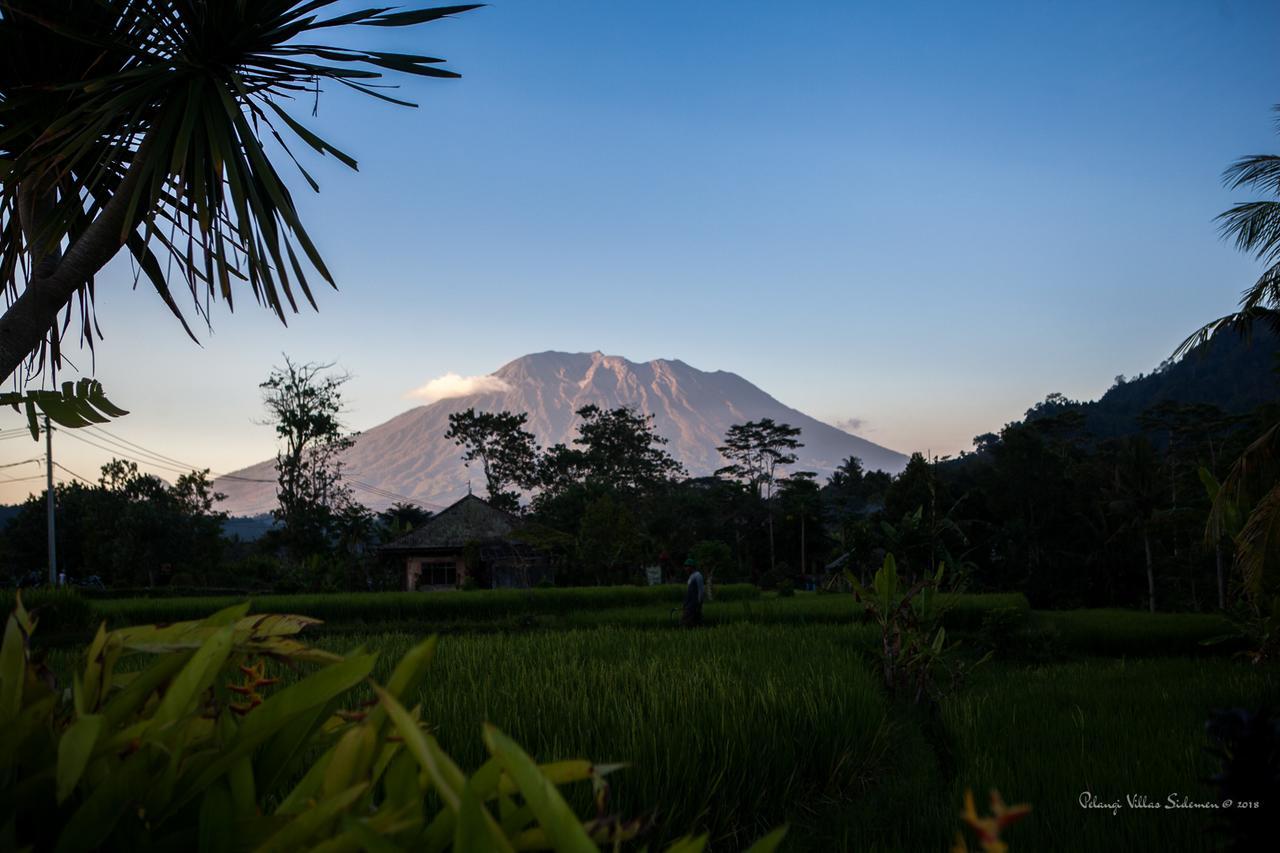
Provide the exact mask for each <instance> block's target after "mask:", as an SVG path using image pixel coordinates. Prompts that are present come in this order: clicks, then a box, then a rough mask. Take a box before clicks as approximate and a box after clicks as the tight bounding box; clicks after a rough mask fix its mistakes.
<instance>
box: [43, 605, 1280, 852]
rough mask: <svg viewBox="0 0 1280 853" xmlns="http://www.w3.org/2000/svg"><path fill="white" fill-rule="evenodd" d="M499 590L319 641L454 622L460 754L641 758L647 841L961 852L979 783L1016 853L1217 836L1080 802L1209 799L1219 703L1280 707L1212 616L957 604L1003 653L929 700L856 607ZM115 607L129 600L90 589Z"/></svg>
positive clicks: (439, 724) (1193, 841)
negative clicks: (697, 607)
mask: <svg viewBox="0 0 1280 853" xmlns="http://www.w3.org/2000/svg"><path fill="white" fill-rule="evenodd" d="M537 592H538V593H542V592H544V591H537ZM545 592H559V591H545ZM581 592H588V595H590V593H591V591H579V594H580V595H581ZM722 593H723V590H722ZM489 595H491V593H460V594H457V595H449V596H421V595H419V596H416V598H418V599H422V598H431V599H434V600H437V601H444V600H445V599H449V600H451V602H459V603H446V604H433V606H437V607H452V608H456V609H455V610H452V611H450V616H451V617H453V621H452V622H451V623H445V622H443V621H442V620H440V619H438V618H437V617H435V616H434V614H433V618H432V619H422V622H423V623H426V624H421V625H419V626H417V627H415V626H414V625H413V624H412V622H413V620H403V619H402V620H400V621H398V622H394V623H393V624H394V625H396V626H402V627H407V628H408V629H407V630H400V629H397V628H391V627H388V626H377V625H371V626H366V625H365V624H364V623H363V622H362V621H361V620H352V621H346V622H340V623H338V624H339V625H340V626H342V627H341V630H332V631H330V632H328V633H323V632H322V633H318V634H316V635H315V637H314V642H315V643H316V644H317V645H320V646H323V647H325V648H329V649H332V650H335V651H340V652H345V651H349V650H351V649H354V648H356V647H364V648H367V649H370V650H374V651H377V652H378V653H379V669H378V672H377V675H378V676H380V677H385V675H386V674H387V673H388V672H389V671H390V669H391V667H392V665H393V663H394V661H395V660H396V659H397V658H398V657H399V656H400V655H401V654H403V653H404V651H406V650H407V649H408V648H409V647H410V646H411V645H412V644H414V643H416V642H417V641H419V640H420V639H421V637H422V636H424V635H425V634H427V633H430V632H431V631H432V630H435V626H436V625H439V624H452V625H454V626H455V627H458V628H459V630H457V631H456V632H455V633H451V634H448V635H446V636H444V637H442V639H441V642H440V646H439V652H438V656H437V660H436V663H435V665H434V666H433V669H432V672H431V674H430V676H429V678H428V686H427V687H426V688H424V690H423V691H422V695H421V697H420V701H421V704H422V707H423V716H424V719H426V720H427V721H428V723H429V725H431V726H432V728H433V729H434V730H435V732H436V733H437V735H438V736H439V738H440V740H441V741H442V744H443V745H444V746H445V748H446V749H447V750H448V751H449V752H450V753H451V754H452V755H453V756H454V757H455V758H456V759H458V760H459V761H460V763H462V764H463V765H464V766H468V767H472V768H474V767H477V766H478V765H479V764H480V763H481V761H482V756H483V747H482V745H481V741H480V737H479V733H480V726H481V723H482V722H484V721H489V722H492V723H495V724H496V725H498V726H499V727H500V728H502V729H503V730H505V731H506V732H507V733H508V734H510V735H512V736H513V737H515V738H516V739H517V740H518V741H519V742H520V743H522V744H523V745H524V746H525V748H526V749H528V750H529V751H530V752H531V753H533V754H534V755H536V756H537V757H538V758H539V759H541V760H555V759H559V758H569V757H586V758H590V759H592V760H594V761H597V762H600V763H614V762H618V763H623V764H625V765H627V766H626V767H625V768H624V769H620V770H618V771H617V772H616V773H614V774H613V775H612V776H611V777H610V778H611V781H612V785H613V787H612V800H611V806H612V808H613V810H615V811H617V812H620V813H624V814H628V815H647V816H649V817H650V818H651V819H652V822H653V828H652V832H651V834H650V835H649V840H650V841H653V840H660V839H669V838H673V837H675V836H678V835H683V834H685V833H686V832H689V831H691V830H696V831H700V832H708V833H709V834H710V837H711V839H712V841H713V847H712V849H713V850H716V851H721V850H736V849H740V848H741V847H742V846H744V845H745V843H746V842H748V841H749V840H752V839H754V838H756V837H758V836H760V835H761V834H763V833H764V832H765V831H767V830H768V829H770V828H772V827H774V826H777V825H779V824H782V823H788V824H790V825H791V827H792V830H791V834H790V836H789V841H788V843H787V845H786V846H785V847H784V849H785V850H794V851H803V850H843V849H849V850H885V851H891V850H909V851H929V850H938V851H941V850H946V849H949V845H950V843H951V842H952V841H953V839H954V835H955V832H956V830H957V829H958V828H959V826H960V824H959V821H958V812H959V809H960V807H961V803H962V798H963V794H964V791H965V790H966V789H973V790H974V791H975V792H977V793H978V794H979V799H980V800H982V799H984V798H985V792H986V791H987V790H988V789H989V788H993V787H994V788H998V789H999V790H1000V791H1001V792H1002V793H1003V794H1004V795H1005V796H1006V798H1007V799H1008V800H1009V801H1011V802H1013V801H1026V802H1029V803H1031V804H1032V805H1033V809H1034V810H1033V812H1032V814H1031V816H1030V817H1028V818H1027V819H1026V820H1025V821H1024V822H1023V823H1022V824H1019V825H1018V826H1017V827H1015V828H1014V829H1013V830H1011V831H1010V833H1009V835H1008V840H1009V841H1010V842H1011V844H1012V849H1013V850H1014V851H1018V850H1037V851H1040V850H1072V851H1074V850H1117V851H1118V850H1133V849H1162V850H1208V849H1212V846H1213V845H1212V844H1211V839H1210V837H1209V836H1208V835H1207V831H1208V828H1209V825H1210V823H1211V822H1212V820H1213V817H1214V816H1213V815H1212V814H1210V813H1207V812H1202V811H1194V810H1180V811H1166V810H1154V811H1143V810H1131V809H1125V810H1122V811H1120V812H1119V813H1118V814H1114V815H1113V814H1111V813H1110V812H1108V811H1086V810H1084V809H1082V808H1081V807H1080V805H1079V797H1080V795H1081V793H1082V792H1084V791H1091V792H1094V793H1096V794H1097V795H1099V796H1103V797H1109V798H1116V797H1120V798H1123V797H1124V796H1125V795H1126V794H1139V795H1147V796H1149V797H1151V798H1153V799H1155V800H1163V798H1164V797H1166V796H1167V795H1168V794H1171V793H1178V794H1185V795H1188V796H1191V797H1193V798H1203V797H1208V796H1210V795H1211V793H1212V792H1211V789H1210V788H1209V787H1208V786H1207V783H1206V781H1205V780H1206V779H1207V778H1208V776H1210V775H1211V774H1212V772H1213V770H1214V763H1213V760H1212V759H1211V758H1210V756H1208V755H1207V753H1206V752H1205V749H1204V747H1205V745H1206V741H1205V735H1204V722H1205V719H1206V718H1207V717H1208V715H1209V714H1210V712H1211V711H1212V710H1213V709H1215V708H1219V707H1232V706H1243V707H1251V708H1257V707H1259V706H1261V705H1265V704H1271V705H1273V706H1274V705H1277V704H1280V678H1278V677H1277V673H1276V672H1275V671H1274V670H1268V669H1265V668H1256V667H1251V666H1249V665H1247V664H1244V663H1241V662H1238V661H1236V660H1234V659H1232V658H1231V657H1230V656H1229V655H1226V654H1224V653H1223V652H1222V649H1221V647H1214V649H1212V650H1211V649H1208V648H1207V647H1205V646H1203V645H1201V642H1202V640H1204V639H1206V638H1208V637H1211V636H1215V635H1217V634H1220V633H1221V632H1222V631H1223V630H1224V628H1225V625H1224V623H1223V622H1222V620H1220V619H1218V618H1217V617H1213V616H1196V615H1169V614H1156V615H1154V616H1153V615H1151V614H1147V613H1138V612H1121V611H1072V612H1063V613H1045V612H1037V611H1031V610H1030V609H1029V608H1028V607H1027V606H1026V602H1025V599H1022V597H1021V596H1016V595H1014V596H1004V595H993V596H961V597H954V598H952V599H950V600H948V601H947V602H946V603H945V604H946V608H947V615H946V617H945V618H946V619H947V620H948V622H949V623H950V624H951V625H953V627H954V628H955V629H956V631H957V633H958V634H959V635H960V636H962V637H963V638H964V642H965V644H966V646H968V647H971V648H972V649H974V652H973V656H975V657H976V655H977V652H978V651H979V650H981V649H982V648H984V645H983V643H984V642H987V641H988V640H989V639H990V638H989V636H988V634H989V627H990V626H989V625H988V622H989V619H990V614H993V613H997V612H999V614H1000V619H999V620H998V621H999V623H1000V624H1001V625H1003V626H1004V627H1005V628H1006V634H1004V635H1002V636H1003V637H1004V639H1003V641H1002V642H1003V643H1005V644H1006V645H1005V646H1004V647H1002V648H1001V651H1002V652H1003V655H1002V656H1001V657H998V658H997V659H995V660H993V661H991V662H988V663H986V664H985V665H983V666H982V667H980V668H979V669H978V670H977V671H976V673H975V674H974V676H973V677H972V678H971V679H970V681H969V682H968V683H967V684H965V685H964V686H962V687H961V688H960V689H958V690H957V691H955V692H953V693H951V694H950V695H948V696H947V697H946V698H945V699H944V700H943V701H942V702H941V703H940V705H939V706H938V707H937V708H936V710H935V711H934V712H932V713H930V712H926V711H923V710H921V709H919V708H916V707H911V706H905V705H901V704H895V703H893V702H891V701H890V700H889V699H888V698H887V697H886V695H885V693H884V691H883V689H882V687H881V685H880V683H879V681H878V679H877V675H876V668H875V663H874V657H873V656H874V654H875V649H876V646H877V644H878V640H879V637H878V633H877V631H876V628H875V626H873V625H868V624H862V623H860V622H859V621H858V620H856V619H855V616H854V611H853V607H852V602H851V601H850V600H849V598H848V597H847V596H834V595H812V594H811V595H803V594H800V595H796V596H795V597H791V598H778V597H775V596H773V595H767V594H766V595H763V596H761V595H756V594H752V593H751V592H750V591H747V590H743V591H742V593H741V594H740V595H738V596H736V597H735V596H734V595H732V594H731V595H729V596H724V595H723V594H722V596H721V597H720V598H719V599H718V600H717V601H715V602H712V603H711V604H709V605H708V607H707V619H708V622H709V623H710V625H709V627H708V628H706V629H703V630H696V631H686V630H677V629H675V628H674V627H672V624H671V620H670V610H671V608H672V607H673V606H674V601H673V599H671V598H664V597H663V596H665V595H669V592H668V591H666V590H656V591H650V590H630V589H628V590H625V591H623V592H621V593H619V595H622V596H636V597H635V598H634V599H632V600H631V604H630V605H622V604H618V603H616V601H617V599H609V598H607V597H606V596H604V595H600V597H599V598H598V599H596V600H593V601H590V604H591V606H581V605H583V604H584V602H586V601H587V598H586V597H580V598H579V599H578V600H577V601H576V602H572V601H571V600H570V599H566V598H564V597H561V598H552V597H548V599H547V600H546V601H545V602H537V599H536V598H534V599H532V600H533V601H535V602H537V603H536V604H535V605H534V612H528V611H525V612H523V613H521V612H520V611H517V610H514V607H515V605H514V604H513V602H515V601H519V600H523V601H524V602H526V603H527V602H528V601H530V598H529V594H528V593H522V594H519V595H518V596H510V597H503V596H497V597H496V601H494V602H485V598H486V597H487V596H489ZM521 596H522V597H523V598H521ZM326 598H328V597H326ZM152 601H153V602H155V605H152V604H151V603H150V602H148V606H157V607H158V606H160V605H164V604H170V603H171V600H164V599H156V600H152ZM471 601H476V602H479V603H476V604H472V603H471ZM567 601H568V602H570V603H576V604H577V605H579V606H577V607H568V606H567V604H566V602H567ZM271 603H274V602H267V601H263V602H259V603H258V606H257V607H256V608H255V609H258V610H264V609H269V608H268V607H267V605H268V604H271ZM288 603H290V604H299V603H301V604H304V605H305V604H307V603H308V597H292V598H291V600H290V601H289V602H288ZM356 603H357V604H359V603H360V602H358V601H357V602H356ZM104 604H111V605H114V606H121V605H119V604H118V603H117V602H93V606H94V607H95V608H97V607H100V606H102V605H104ZM184 606H185V605H184ZM329 606H330V607H331V608H332V610H331V612H332V613H340V612H341V611H340V610H339V608H340V603H339V602H336V601H335V602H332V604H330V605H329ZM377 606H383V607H391V606H392V605H377ZM466 608H472V609H470V610H468V609H466ZM503 608H506V609H505V610H504V609H503ZM538 608H540V609H538ZM281 609H286V610H292V611H295V612H296V611H298V610H303V611H304V612H305V610H304V608H303V607H283V608H281ZM118 612H119V611H118ZM129 612H132V613H140V612H142V611H141V610H136V611H129ZM153 612H155V611H153ZM207 612H208V610H207V609H206V610H204V611H203V612H202V613H200V614H199V615H205V614H206V613H207ZM357 612H361V613H367V612H368V610H363V611H357ZM459 614H462V616H461V617H459ZM418 617H419V618H420V617H421V614H418ZM517 619H520V620H525V621H519V622H516V621H513V620H517ZM529 619H531V620H532V621H528V620H529ZM134 621H144V620H142V619H137V620H134ZM154 621H163V620H154ZM330 627H335V626H330ZM1009 630H1011V631H1012V632H1013V633H1012V634H1008V633H1007V631H1009ZM1045 649H1049V650H1050V653H1048V654H1045V653H1044V650H1045ZM1036 650H1038V651H1036ZM1031 651H1035V652H1036V653H1035V654H1030V653H1029V652H1031ZM1207 651H1211V652H1212V653H1211V654H1206V652H1207ZM78 654H79V652H77V651H76V650H75V649H73V648H70V647H67V648H60V649H55V650H54V651H53V653H52V655H51V663H52V665H53V668H54V670H55V671H57V672H59V673H60V675H62V676H63V677H65V676H66V674H68V673H69V671H70V669H71V667H72V665H73V661H74V660H75V658H76V657H77V655H78ZM286 677H288V676H286ZM580 795H581V797H580V799H579V801H578V802H577V805H578V806H579V807H580V808H582V809H583V812H584V813H588V812H589V811H590V808H589V805H588V802H587V799H586V797H587V792H586V791H582V792H580Z"/></svg>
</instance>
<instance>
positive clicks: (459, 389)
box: [405, 373, 511, 403]
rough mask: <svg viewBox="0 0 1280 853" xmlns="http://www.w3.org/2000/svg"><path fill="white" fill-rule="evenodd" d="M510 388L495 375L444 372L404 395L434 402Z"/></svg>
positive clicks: (508, 389)
mask: <svg viewBox="0 0 1280 853" xmlns="http://www.w3.org/2000/svg"><path fill="white" fill-rule="evenodd" d="M510 390H511V385H510V384H509V383H508V382H506V381H505V380H503V379H499V378H498V377H497V376H459V375H458V374H456V373H446V374H445V375H444V376H437V377H436V378H435V379H432V380H431V381H430V382H428V383H427V384H426V385H423V386H422V387H421V388H415V389H414V390H412V391H410V392H409V393H408V394H405V396H406V397H413V398H416V399H419V400H425V401H426V402H428V403H434V402H435V401H436V400H448V399H451V398H453V397H468V396H470V395H472V394H491V393H498V392H502V391H510Z"/></svg>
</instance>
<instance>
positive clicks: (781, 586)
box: [778, 578, 796, 598]
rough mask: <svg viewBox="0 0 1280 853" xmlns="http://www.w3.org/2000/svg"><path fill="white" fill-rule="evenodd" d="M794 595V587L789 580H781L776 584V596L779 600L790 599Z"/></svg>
mask: <svg viewBox="0 0 1280 853" xmlns="http://www.w3.org/2000/svg"><path fill="white" fill-rule="evenodd" d="M795 594H796V585H795V584H794V583H793V582H792V580H791V578H783V579H782V580H781V581H779V582H778V596H779V597H780V598H792V597H793V596H795Z"/></svg>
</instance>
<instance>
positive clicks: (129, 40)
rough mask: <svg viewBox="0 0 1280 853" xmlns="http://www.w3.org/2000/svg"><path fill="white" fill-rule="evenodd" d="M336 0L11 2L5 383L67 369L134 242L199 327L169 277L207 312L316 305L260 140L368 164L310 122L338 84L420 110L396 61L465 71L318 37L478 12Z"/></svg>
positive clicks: (172, 306)
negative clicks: (63, 353) (107, 272)
mask: <svg viewBox="0 0 1280 853" xmlns="http://www.w3.org/2000/svg"><path fill="white" fill-rule="evenodd" d="M337 4H338V0H252V2H249V0H0V288H2V289H3V290H4V292H5V297H6V310H5V311H4V313H3V315H2V316H0V379H7V378H10V377H15V374H16V373H17V372H19V371H20V369H21V368H22V367H23V366H24V365H25V366H26V370H25V371H23V373H24V376H21V377H16V378H17V379H18V382H19V384H21V383H22V381H24V378H25V377H30V376H31V375H32V374H33V373H36V372H39V371H40V370H42V369H43V368H44V367H45V365H46V364H50V365H52V368H53V369H54V370H55V371H56V370H57V368H58V366H59V365H60V361H61V359H60V349H61V341H62V339H63V335H64V334H66V333H67V331H68V330H69V328H70V327H71V321H72V320H73V319H78V321H79V322H78V329H79V334H80V337H81V340H82V342H84V343H85V344H87V345H89V346H90V347H92V345H93V342H94V338H95V335H96V334H97V328H96V323H95V320H94V316H93V295H94V279H95V276H96V275H97V274H98V273H99V272H100V271H101V270H102V268H103V267H104V266H105V265H106V264H107V262H108V261H110V260H111V259H112V258H113V257H114V256H115V255H116V254H117V253H118V252H119V251H120V250H121V249H127V250H128V252H129V254H130V255H131V256H132V258H133V261H134V263H135V265H136V267H137V268H138V270H139V271H140V272H139V274H140V276H143V277H145V278H146V279H147V281H148V282H149V283H150V284H151V286H152V287H153V288H154V289H155V290H156V293H157V294H158V295H159V296H160V298H161V299H162V300H163V301H164V302H165V304H166V305H167V306H168V307H169V310H170V311H172V312H173V314H174V316H175V317H177V319H178V321H179V322H181V323H182V324H183V326H184V328H186V330H187V333H188V334H191V327H190V325H189V324H188V323H187V319H186V318H185V317H184V315H183V312H182V311H181V310H180V309H179V307H178V303H177V300H175V298H174V296H173V293H172V292H171V289H170V286H171V285H173V284H176V283H180V284H181V285H182V286H183V288H184V289H186V290H188V291H189V292H190V294H191V296H192V299H193V302H194V312H195V314H196V315H198V316H200V317H202V318H203V319H204V320H205V321H206V322H207V321H208V313H207V312H208V306H209V304H210V303H211V302H213V301H216V300H219V299H222V300H225V301H226V302H227V303H228V304H231V303H232V300H233V297H234V296H235V295H239V293H238V292H242V291H244V290H247V295H251V296H252V297H253V298H254V299H255V300H256V301H257V302H258V303H259V304H260V305H264V306H266V307H268V308H270V309H271V310H272V311H274V312H275V313H276V314H277V315H278V316H279V317H280V319H281V320H282V321H284V319H285V315H286V313H287V312H289V311H296V310H297V309H298V302H299V299H305V300H306V301H307V302H309V303H310V304H311V305H312V306H313V307H314V306H315V300H314V298H313V294H312V289H311V283H310V281H309V279H308V275H312V276H318V277H319V278H320V279H323V280H324V281H326V282H328V283H329V284H330V285H333V284H334V279H333V276H332V275H331V274H330V272H329V270H328V269H327V268H326V267H325V264H324V261H323V260H322V259H321V256H320V253H319V251H318V250H317V249H316V247H315V245H314V244H313V243H312V241H311V239H310V238H309V237H308V236H307V232H306V230H305V229H304V227H303V224H302V222H301V221H300V219H299V215H298V210H297V208H296V206H295V204H294V200H293V197H292V195H291V194H290V192H289V189H288V187H287V185H286V182H285V180H284V179H283V178H282V177H281V175H280V172H279V171H278V170H277V168H276V165H277V164H276V163H274V162H273V161H272V157H271V156H269V155H268V152H267V150H266V149H265V148H264V146H263V141H264V139H265V138H266V137H270V138H271V139H272V140H274V142H275V143H276V148H275V149H274V150H279V151H281V152H283V155H282V156H287V157H289V158H290V159H291V160H292V161H293V162H294V163H295V164H297V167H298V169H299V172H300V174H301V176H302V178H303V180H305V181H306V182H307V183H308V184H309V185H310V186H311V187H312V189H318V185H317V184H316V182H315V180H314V179H313V178H312V177H311V175H309V174H308V173H307V171H306V170H305V168H303V166H302V165H301V164H300V163H299V162H298V159H297V158H296V157H295V153H294V151H293V150H292V149H291V146H292V147H300V146H305V147H308V148H311V149H314V150H315V151H316V152H319V153H320V154H322V155H325V154H327V155H332V156H334V157H335V158H337V159H338V160H339V161H341V162H342V163H344V164H346V165H347V166H349V167H351V168H355V167H356V161H355V160H354V159H353V158H352V157H350V156H349V155H347V154H345V153H343V152H341V151H339V150H338V149H337V148H335V147H334V146H332V145H331V144H329V143H328V142H327V141H325V140H324V139H322V138H320V137H319V136H317V135H316V134H315V133H313V132H312V131H310V130H308V129H307V128H306V126H305V125H304V124H303V123H302V122H301V121H300V120H299V118H298V115H297V114H298V108H299V107H305V108H307V109H311V108H313V105H314V103H315V101H316V100H317V99H318V98H319V97H320V94H321V92H322V91H323V89H324V86H325V84H332V85H333V86H335V87H336V86H341V87H345V88H348V89H352V90H354V91H356V92H359V93H361V94H364V95H369V96H371V97H374V98H379V99H381V100H384V101H389V102H391V103H395V104H403V105H406V106H414V105H413V104H411V103H410V102H408V101H405V100H403V99H401V98H399V97H396V96H394V95H393V94H391V93H390V92H389V91H388V87H387V86H386V85H385V84H383V83H380V82H379V81H380V79H381V78H382V77H383V74H384V73H386V72H396V73H401V74H409V75H418V76H426V77H456V76H458V75H457V74H455V73H454V72H452V71H448V70H445V69H443V68H441V67H440V63H441V62H442V61H443V60H440V59H436V58H433V57H430V56H424V55H418V54H406V53H394V52H388V51H376V50H364V49H354V48H348V47H342V46H333V45H331V44H327V43H316V42H315V41H313V39H325V40H327V39H328V37H329V36H330V35H332V34H333V33H335V32H337V31H349V30H351V29H352V28H355V27H410V26H415V25H418V24H424V23H427V22H430V21H436V20H439V19H441V18H444V17H446V16H448V15H452V14H456V13H459V12H463V11H467V10H468V9H472V8H475V7H474V6H473V5H466V6H446V7H437V8H419V9H410V10H403V11H392V10H390V9H388V8H366V9H356V10H351V11H339V10H336V9H334V8H332V7H334V6H335V5H337ZM166 267H168V268H169V269H171V270H173V271H174V275H173V276H172V279H173V280H171V279H170V277H169V276H167V275H166V271H165V270H166ZM193 337H194V335H193Z"/></svg>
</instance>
